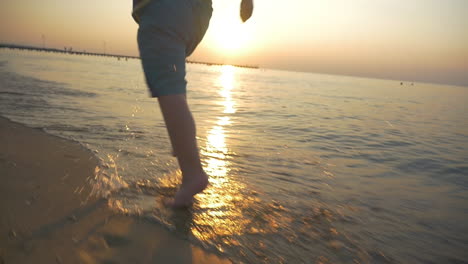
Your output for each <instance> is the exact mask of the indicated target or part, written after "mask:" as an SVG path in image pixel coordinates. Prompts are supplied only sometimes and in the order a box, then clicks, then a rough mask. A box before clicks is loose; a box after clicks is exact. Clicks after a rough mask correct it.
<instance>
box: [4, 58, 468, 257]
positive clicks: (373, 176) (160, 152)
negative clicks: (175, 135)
mask: <svg viewBox="0 0 468 264" xmlns="http://www.w3.org/2000/svg"><path fill="white" fill-rule="evenodd" d="M186 79H187V81H188V88H187V89H188V93H187V98H188V102H189V105H190V108H191V111H192V113H193V115H194V118H195V120H196V124H197V140H198V145H199V148H200V153H201V158H202V163H203V166H204V168H205V170H206V172H207V173H208V174H209V176H210V185H209V187H208V189H207V190H206V191H205V192H204V193H202V194H200V195H198V196H197V199H196V202H195V204H194V205H193V207H192V208H191V209H189V210H177V211H174V210H170V209H167V208H165V207H164V206H163V204H162V202H161V201H162V199H163V198H164V197H168V196H171V195H173V194H174V193H175V191H176V187H177V184H178V183H179V182H180V171H179V170H178V164H177V161H176V159H175V158H174V157H172V155H171V152H172V150H171V146H170V142H169V139H168V135H167V132H166V127H165V125H164V121H163V118H162V116H161V113H160V110H159V106H158V102H157V99H155V98H150V96H149V93H148V91H147V88H146V84H145V80H144V76H143V73H142V68H141V63H140V61H139V60H138V59H125V58H116V57H105V56H84V55H83V56H79V55H71V54H59V53H46V52H37V51H20V50H11V49H0V115H2V116H5V117H7V118H9V119H11V120H13V121H16V122H20V123H23V124H25V125H27V126H29V127H33V128H39V129H42V130H44V131H46V132H47V133H50V134H53V135H56V136H60V137H63V138H67V139H70V140H74V141H78V142H79V143H81V144H82V145H83V146H85V147H86V148H88V149H89V150H90V151H92V152H93V153H94V155H96V156H97V157H98V159H99V161H100V166H99V167H98V168H97V169H96V171H95V173H94V175H89V177H88V182H89V183H90V184H92V186H93V195H99V196H102V197H104V198H106V199H108V201H109V204H110V205H111V206H112V207H113V208H114V209H115V210H116V211H119V212H122V213H125V214H129V215H134V216H135V217H141V218H144V219H146V220H148V221H151V222H154V224H155V225H161V226H163V227H165V228H167V230H169V231H170V232H173V233H174V235H175V236H179V237H182V238H183V239H187V240H189V241H191V242H192V243H194V244H196V245H199V246H201V247H203V248H205V249H206V250H211V251H215V252H217V253H219V254H221V255H224V256H226V257H228V258H229V259H231V260H232V261H233V262H234V263H454V264H455V263H457V264H459V263H468V108H467V106H468V87H457V86H449V85H440V84H428V83H420V82H407V81H403V82H402V81H400V80H380V79H368V78H357V77H347V76H335V75H324V74H314V73H304V72H290V71H280V70H271V69H262V68H260V69H251V68H240V67H235V66H229V65H221V66H220V65H218V66H217V65H211V66H210V65H204V64H188V66H187V76H186ZM44 152H45V153H44V154H45V155H46V153H47V150H44Z"/></svg>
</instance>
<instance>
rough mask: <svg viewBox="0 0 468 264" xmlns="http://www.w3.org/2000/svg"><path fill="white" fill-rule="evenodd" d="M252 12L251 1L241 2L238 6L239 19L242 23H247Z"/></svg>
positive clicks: (244, 0) (243, 0)
mask: <svg viewBox="0 0 468 264" xmlns="http://www.w3.org/2000/svg"><path fill="white" fill-rule="evenodd" d="M252 12H253V0H242V2H241V6H240V17H241V19H242V22H245V21H247V20H248V19H249V18H250V17H251V16H252Z"/></svg>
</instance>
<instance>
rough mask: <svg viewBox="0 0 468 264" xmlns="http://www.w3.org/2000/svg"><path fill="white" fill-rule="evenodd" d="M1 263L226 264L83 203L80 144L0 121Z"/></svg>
mask: <svg viewBox="0 0 468 264" xmlns="http://www.w3.org/2000/svg"><path fill="white" fill-rule="evenodd" d="M0 146H1V147H0V177H1V182H2V184H1V185H0V210H1V215H2V216H1V219H0V263H1V264H4V263H7V264H10V263H231V262H230V261H229V260H228V259H225V258H222V257H220V256H218V255H216V254H213V253H210V252H207V251H205V250H203V249H201V248H200V247H197V246H195V245H193V244H191V243H190V242H188V241H186V240H183V239H181V238H179V237H177V236H176V235H174V234H172V233H170V232H169V231H168V230H166V229H164V228H163V227H161V226H160V225H158V224H156V223H154V222H151V221H149V220H145V219H142V218H139V217H136V216H126V215H121V214H118V213H116V212H114V211H112V210H110V209H109V208H108V206H107V201H106V200H105V199H98V198H94V197H90V196H89V194H90V191H91V188H90V186H89V184H88V181H87V179H88V178H89V177H92V176H93V173H94V170H95V167H96V166H97V164H98V160H97V159H96V158H95V157H94V156H93V155H92V153H91V152H90V151H89V150H87V149H85V148H84V147H82V146H81V145H80V144H78V143H76V142H72V141H68V140H65V139H62V138H58V137H55V136H51V135H49V134H47V133H45V132H43V131H41V130H38V129H32V128H28V127H26V126H23V125H21V124H18V123H15V122H12V121H9V120H8V119H5V118H3V117H0Z"/></svg>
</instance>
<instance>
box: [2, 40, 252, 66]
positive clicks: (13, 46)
mask: <svg viewBox="0 0 468 264" xmlns="http://www.w3.org/2000/svg"><path fill="white" fill-rule="evenodd" d="M1 48H6V49H17V50H31V51H39V52H54V53H67V54H72V55H84V56H105V57H114V58H117V60H121V59H124V60H128V59H140V57H139V56H129V55H119V54H110V53H99V52H87V51H75V50H72V49H71V48H66V47H65V48H64V49H57V48H45V47H36V46H26V45H17V44H3V43H0V49H1ZM187 63H194V64H204V65H209V66H213V65H214V66H222V65H231V66H235V67H239V68H249V69H258V68H259V66H258V65H241V64H224V63H214V62H201V61H191V60H187Z"/></svg>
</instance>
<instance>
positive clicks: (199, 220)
mask: <svg viewBox="0 0 468 264" xmlns="http://www.w3.org/2000/svg"><path fill="white" fill-rule="evenodd" d="M235 72H236V68H235V67H232V66H223V67H221V73H220V76H219V78H218V80H217V84H218V85H215V87H220V91H219V95H220V97H221V100H220V101H219V102H217V103H218V104H219V105H223V106H224V108H223V109H222V110H221V111H220V112H219V115H218V116H215V117H214V118H215V122H214V125H213V127H212V128H211V129H210V130H209V132H208V133H207V137H206V145H205V146H204V147H202V148H201V154H202V155H203V157H204V160H203V162H204V164H205V165H204V169H205V171H206V172H207V173H208V175H210V186H209V188H208V189H207V190H205V192H203V193H202V194H199V195H198V200H199V205H200V207H201V208H206V209H210V210H209V211H208V212H207V213H205V214H196V215H194V219H193V220H194V222H195V224H196V226H209V227H210V231H209V232H207V230H199V229H197V228H194V229H193V230H192V233H193V234H194V235H195V236H196V237H197V238H198V239H200V240H202V241H210V240H212V238H213V237H217V236H226V237H230V236H231V235H234V234H243V233H244V232H245V230H244V229H245V225H246V223H244V222H245V221H246V220H245V218H243V217H242V215H241V209H242V208H239V206H238V204H239V202H240V201H241V200H242V197H241V193H240V190H241V189H242V188H244V186H243V184H241V183H240V182H239V181H237V180H236V179H234V178H233V176H234V175H232V172H231V162H230V161H229V153H230V152H231V150H230V148H229V144H228V142H227V141H226V134H228V133H229V129H230V125H231V124H232V121H231V117H230V115H232V114H233V113H235V112H236V108H235V106H236V102H235V100H234V99H233V97H232V91H233V90H234V89H235V84H236V81H235ZM242 202H246V203H247V204H248V203H249V202H248V201H242Z"/></svg>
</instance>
